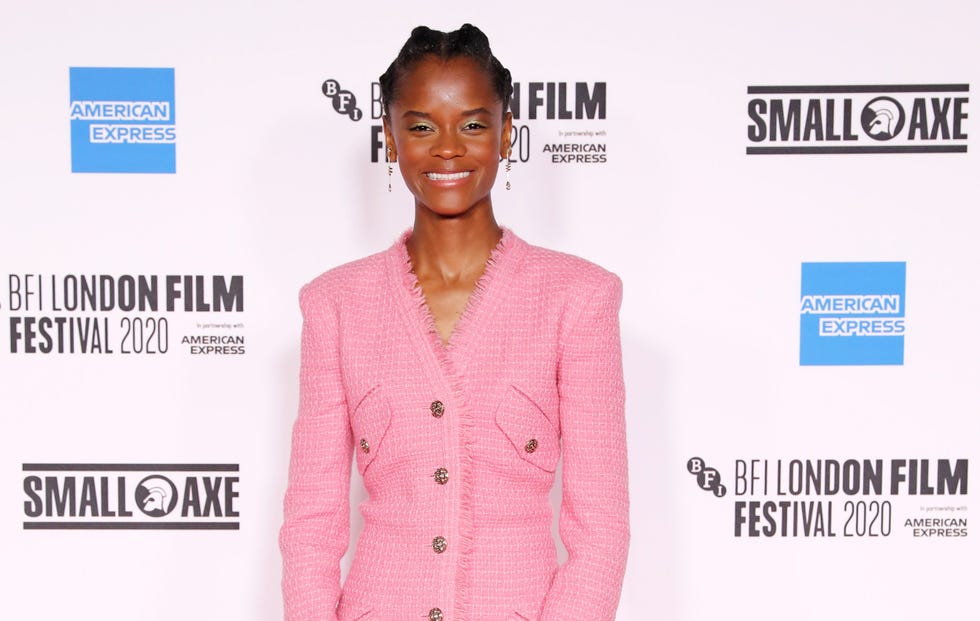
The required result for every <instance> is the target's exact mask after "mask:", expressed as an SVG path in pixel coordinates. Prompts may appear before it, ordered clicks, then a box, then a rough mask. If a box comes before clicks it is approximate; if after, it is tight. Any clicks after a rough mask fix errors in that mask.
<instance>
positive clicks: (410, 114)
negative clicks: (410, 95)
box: [402, 108, 490, 119]
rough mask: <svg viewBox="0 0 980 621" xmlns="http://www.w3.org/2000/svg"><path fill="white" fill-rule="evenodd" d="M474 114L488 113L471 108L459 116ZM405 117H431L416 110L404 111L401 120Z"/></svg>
mask: <svg viewBox="0 0 980 621" xmlns="http://www.w3.org/2000/svg"><path fill="white" fill-rule="evenodd" d="M475 114H487V115H489V114H490V111H489V110H487V109H486V108H473V109H472V110H463V112H462V113H461V114H460V116H473V115H475ZM407 117H414V118H421V119H431V118H432V115H431V114H429V113H427V112H419V111H418V110H406V111H405V113H404V114H402V118H407Z"/></svg>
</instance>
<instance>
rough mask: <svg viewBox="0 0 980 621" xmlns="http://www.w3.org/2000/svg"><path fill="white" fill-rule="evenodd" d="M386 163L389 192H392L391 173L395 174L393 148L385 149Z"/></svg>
mask: <svg viewBox="0 0 980 621" xmlns="http://www.w3.org/2000/svg"><path fill="white" fill-rule="evenodd" d="M385 163H387V164H388V191H389V192H391V173H392V172H394V168H392V166H391V147H388V148H386V149H385Z"/></svg>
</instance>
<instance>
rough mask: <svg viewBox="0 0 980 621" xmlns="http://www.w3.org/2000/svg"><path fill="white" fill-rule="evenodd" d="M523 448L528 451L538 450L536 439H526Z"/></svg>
mask: <svg viewBox="0 0 980 621" xmlns="http://www.w3.org/2000/svg"><path fill="white" fill-rule="evenodd" d="M524 450H525V451H527V452H528V453H533V452H534V451H536V450H538V441H537V440H535V439H534V438H531V439H530V440H528V441H527V444H525V445H524Z"/></svg>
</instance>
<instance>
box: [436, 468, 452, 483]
mask: <svg viewBox="0 0 980 621" xmlns="http://www.w3.org/2000/svg"><path fill="white" fill-rule="evenodd" d="M432 476H434V477H435V478H436V483H438V484H439V485H445V484H446V482H447V481H449V471H448V470H446V469H445V468H439V469H437V470H436V472H435V474H434V475H432Z"/></svg>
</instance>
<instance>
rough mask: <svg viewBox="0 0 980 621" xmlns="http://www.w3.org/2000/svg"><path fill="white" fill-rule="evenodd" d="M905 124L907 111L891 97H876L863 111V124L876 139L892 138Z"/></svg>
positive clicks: (865, 130)
mask: <svg viewBox="0 0 980 621" xmlns="http://www.w3.org/2000/svg"><path fill="white" fill-rule="evenodd" d="M903 125H905V111H904V110H902V107H901V106H900V105H899V103H898V102H897V101H895V100H894V99H892V98H891V97H876V98H875V99H872V100H871V101H869V102H868V103H867V105H866V106H864V110H862V111H861V126H862V127H863V128H864V132H865V133H866V134H868V136H870V137H871V138H874V139H875V140H891V139H892V138H894V137H895V136H897V135H898V133H899V132H900V131H902V126H903Z"/></svg>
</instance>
